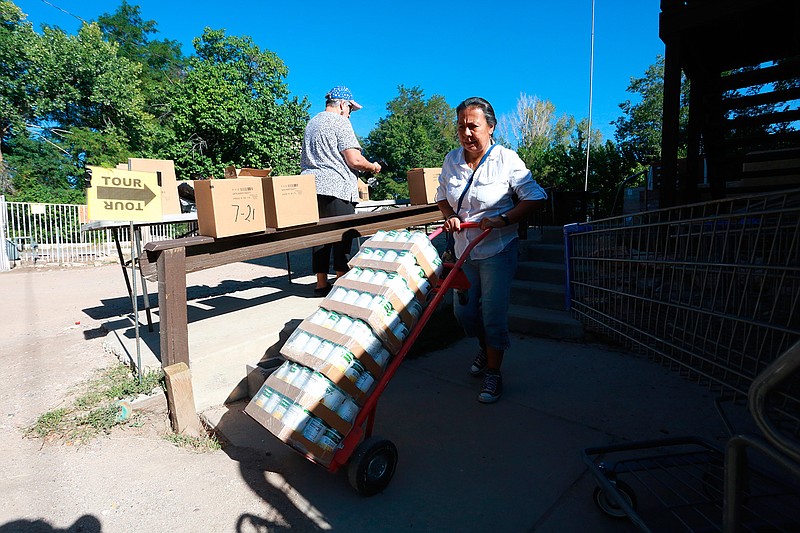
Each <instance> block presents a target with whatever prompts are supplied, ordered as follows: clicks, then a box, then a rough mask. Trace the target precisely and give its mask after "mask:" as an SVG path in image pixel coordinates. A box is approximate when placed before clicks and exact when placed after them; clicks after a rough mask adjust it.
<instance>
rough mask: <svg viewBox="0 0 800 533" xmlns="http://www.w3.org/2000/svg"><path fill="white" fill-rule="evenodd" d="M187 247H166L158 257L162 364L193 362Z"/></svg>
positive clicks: (163, 365)
mask: <svg viewBox="0 0 800 533" xmlns="http://www.w3.org/2000/svg"><path fill="white" fill-rule="evenodd" d="M185 269H186V249H185V248H172V249H170V250H164V251H163V252H161V254H160V255H159V257H158V315H159V338H160V341H161V366H162V367H163V368H166V367H168V366H171V365H174V364H176V363H186V364H187V365H188V364H189V325H188V313H187V310H186V272H185Z"/></svg>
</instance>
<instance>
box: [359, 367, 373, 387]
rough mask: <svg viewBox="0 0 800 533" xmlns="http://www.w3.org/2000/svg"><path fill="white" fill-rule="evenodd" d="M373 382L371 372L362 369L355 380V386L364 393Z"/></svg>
mask: <svg viewBox="0 0 800 533" xmlns="http://www.w3.org/2000/svg"><path fill="white" fill-rule="evenodd" d="M373 383H375V378H374V377H372V374H370V372H369V370H367V369H364V371H363V372H362V373H361V375H360V376H359V377H358V379H357V380H356V387H358V390H360V391H361V392H364V393H365V392H367V391H368V390H369V389H370V387H372V384H373Z"/></svg>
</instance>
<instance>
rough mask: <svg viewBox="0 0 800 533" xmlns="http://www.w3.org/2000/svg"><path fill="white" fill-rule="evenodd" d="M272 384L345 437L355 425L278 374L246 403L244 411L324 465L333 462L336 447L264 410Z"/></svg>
mask: <svg viewBox="0 0 800 533" xmlns="http://www.w3.org/2000/svg"><path fill="white" fill-rule="evenodd" d="M268 388H271V389H273V390H274V391H275V392H277V393H279V394H281V395H283V396H285V397H287V398H288V399H289V400H291V401H293V402H295V403H297V404H299V405H301V406H302V407H303V408H304V409H307V410H308V412H309V413H311V414H312V415H314V416H316V417H318V418H320V419H322V421H323V422H325V424H327V425H328V426H329V427H331V428H333V429H335V430H336V431H338V432H339V433H340V434H341V435H342V436H343V437H344V436H346V435H347V434H348V433H350V430H351V429H352V427H353V425H352V424H351V423H350V422H347V421H345V420H343V419H342V418H341V417H340V416H339V415H338V414H337V413H335V412H334V411H331V410H330V409H328V407H327V406H325V405H324V404H322V403H321V402H320V401H319V399H318V398H314V397H312V396H310V395H309V394H307V393H306V392H305V391H304V390H303V389H299V388H297V387H295V386H293V385H290V384H289V383H286V382H285V381H283V380H281V379H279V378H278V377H277V376H276V375H275V374H271V375H270V376H269V377H267V379H266V381H265V382H264V385H262V386H261V389H260V390H259V391H258V393H257V394H256V395H255V396H254V397H253V399H252V400H251V401H250V402H249V403H248V404H247V406H246V407H245V409H244V412H245V413H247V414H248V415H250V416H251V417H252V418H253V419H254V420H255V421H256V422H258V423H259V424H261V425H262V426H264V428H266V429H267V430H268V431H269V432H270V433H272V434H273V435H275V436H276V437H278V438H279V439H281V440H282V441H284V442H286V443H287V444H289V445H290V446H292V447H293V448H295V449H297V450H298V451H300V452H301V453H303V454H305V455H306V456H307V457H309V458H311V459H313V460H315V461H317V462H319V463H321V464H323V465H328V464H330V462H331V459H333V454H334V450H327V449H325V448H322V447H320V446H319V445H318V444H316V443H314V442H311V441H310V440H308V439H307V438H306V437H304V436H303V434H302V432H297V431H294V430H293V429H292V428H290V427H287V426H286V425H284V423H283V421H282V420H281V419H280V418H276V417H275V416H273V415H272V414H270V413H268V412H267V411H265V410H264V398H265V395H264V393H265V391H266V389H268Z"/></svg>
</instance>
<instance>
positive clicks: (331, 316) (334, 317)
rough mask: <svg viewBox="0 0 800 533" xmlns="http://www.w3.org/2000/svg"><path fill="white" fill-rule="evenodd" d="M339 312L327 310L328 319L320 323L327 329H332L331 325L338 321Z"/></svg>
mask: <svg viewBox="0 0 800 533" xmlns="http://www.w3.org/2000/svg"><path fill="white" fill-rule="evenodd" d="M339 316H340V315H339V313H337V312H336V311H329V312H328V319H327V320H325V322H323V323H322V325H323V326H324V327H326V328H328V329H333V326H335V325H336V323H337V322H338V321H339Z"/></svg>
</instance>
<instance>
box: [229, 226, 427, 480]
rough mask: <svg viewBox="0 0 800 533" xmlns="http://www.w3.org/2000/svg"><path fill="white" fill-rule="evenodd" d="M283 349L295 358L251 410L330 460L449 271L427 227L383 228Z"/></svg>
mask: <svg viewBox="0 0 800 533" xmlns="http://www.w3.org/2000/svg"><path fill="white" fill-rule="evenodd" d="M350 267H351V269H350V271H349V272H348V273H347V274H346V275H345V276H343V277H342V278H340V279H339V280H337V282H336V284H335V285H334V287H333V290H332V291H331V292H330V294H329V295H328V296H327V297H326V298H325V299H324V300H322V302H321V304H320V306H319V309H317V310H316V311H315V312H314V313H313V314H312V315H311V316H310V317H308V318H306V319H305V320H304V321H303V322H302V323H301V324H300V325H299V326H298V328H297V330H295V332H294V333H293V334H292V335H291V336H290V337H289V339H288V340H287V341H286V343H285V344H284V346H283V348H282V349H281V354H282V355H283V356H284V357H286V359H287V362H286V363H284V365H283V366H282V367H281V368H279V369H278V370H277V371H276V372H275V373H273V374H272V375H271V376H270V377H269V378H268V379H267V380H266V382H265V383H264V385H263V386H262V387H261V389H260V390H259V392H258V394H256V396H255V397H254V398H253V400H252V401H251V402H250V403H249V404H248V405H247V407H246V408H245V412H246V413H248V414H249V415H250V416H251V417H253V418H254V419H255V420H256V421H257V422H259V423H260V424H261V425H263V426H264V427H265V428H267V429H268V430H269V431H270V432H271V433H273V434H274V435H276V436H277V437H278V438H280V439H281V440H283V441H284V442H286V443H288V444H290V445H291V446H293V447H294V448H296V449H297V450H299V451H300V452H302V453H304V454H305V455H306V456H308V457H309V458H311V459H313V460H314V461H317V462H319V463H321V464H323V465H327V464H329V463H330V461H331V459H332V458H333V455H334V453H335V451H336V449H337V446H338V445H339V444H340V443H341V441H342V439H344V437H346V436H347V434H348V433H349V431H350V428H352V423H353V420H355V416H356V414H357V413H358V411H359V409H360V408H361V406H363V405H364V402H365V400H366V399H367V398H368V397H369V395H370V394H371V392H372V390H373V389H374V386H375V383H376V382H377V381H378V380H380V379H381V377H382V376H383V374H384V372H385V370H386V366H387V365H388V363H389V361H390V359H391V358H392V357H394V356H395V355H397V353H398V352H399V351H400V350H401V349H402V346H403V342H404V341H405V339H406V338H407V337H408V335H409V333H410V331H411V329H412V328H413V327H414V325H415V324H416V323H417V321H418V319H419V317H420V315H421V313H422V310H423V307H424V305H425V301H426V297H427V294H428V292H429V290H430V288H431V287H432V286H434V285H435V284H436V282H437V279H438V276H439V275H440V274H441V268H442V265H441V261H440V260H439V259H438V254H437V252H436V249H435V248H434V247H433V245H431V243H430V241H429V240H428V238H427V236H426V235H425V234H424V233H422V232H408V231H390V232H384V231H381V232H378V234H376V235H375V236H374V237H373V238H371V239H369V240H368V241H366V242H365V243H364V244H363V245H362V246H361V248H360V250H359V253H358V254H357V255H356V256H355V257H353V259H352V260H351V261H350Z"/></svg>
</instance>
